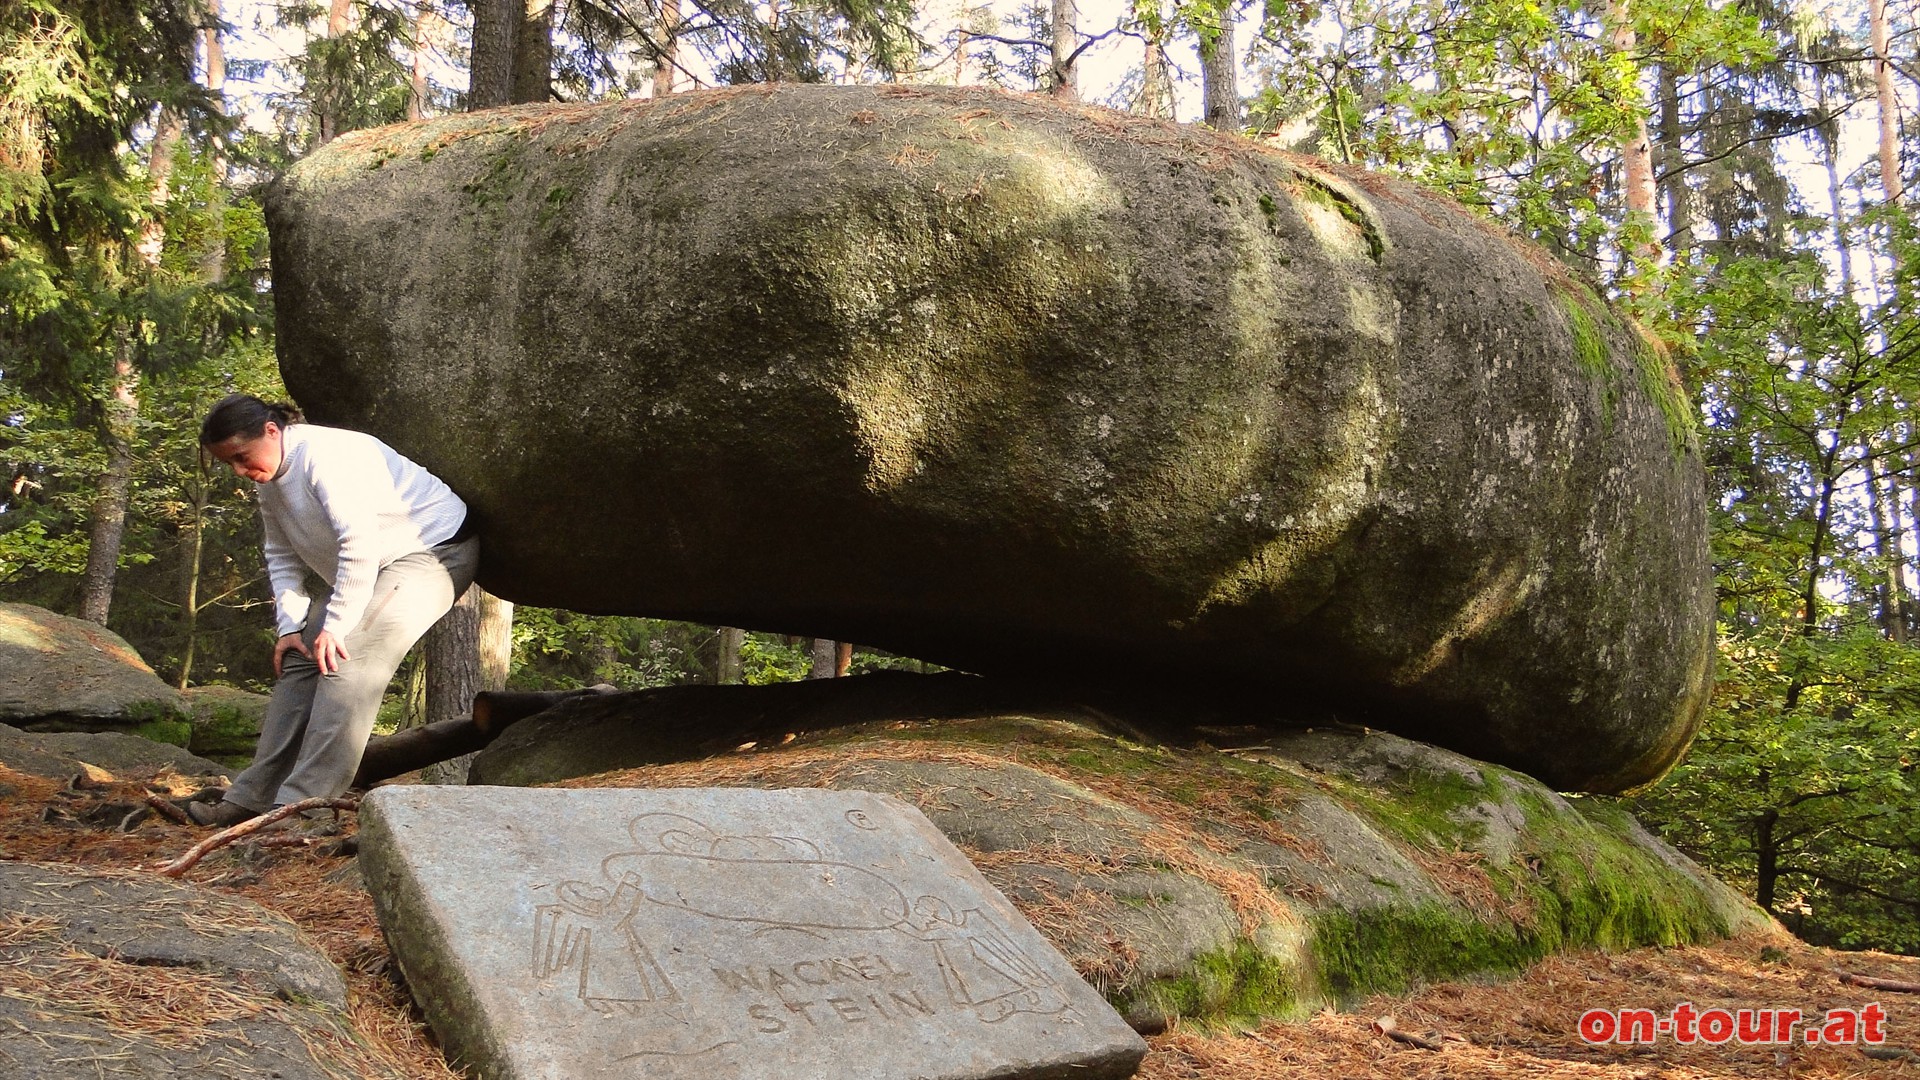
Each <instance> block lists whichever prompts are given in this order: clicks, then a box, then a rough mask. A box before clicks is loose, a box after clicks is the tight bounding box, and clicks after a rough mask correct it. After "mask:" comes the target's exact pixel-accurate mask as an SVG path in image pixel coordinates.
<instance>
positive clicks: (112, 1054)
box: [0, 862, 397, 1080]
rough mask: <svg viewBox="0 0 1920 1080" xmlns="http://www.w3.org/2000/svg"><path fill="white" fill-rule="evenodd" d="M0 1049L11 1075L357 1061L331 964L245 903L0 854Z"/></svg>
mask: <svg viewBox="0 0 1920 1080" xmlns="http://www.w3.org/2000/svg"><path fill="white" fill-rule="evenodd" d="M0 919H4V920H5V921H6V931H7V932H6V934H5V937H4V940H0V990H4V992H3V993H0V1061H5V1062H6V1063H7V1065H6V1070H5V1072H6V1075H7V1076H8V1077H11V1078H17V1080H69V1078H72V1077H86V1076H119V1077H146V1078H152V1080H173V1078H176V1077H182V1076H276V1077H281V1078H283V1080H331V1078H335V1077H340V1076H347V1075H363V1076H369V1077H371V1078H377V1080H397V1077H395V1075H394V1074H393V1073H391V1072H385V1071H379V1072H369V1071H368V1063H367V1061H366V1055H364V1054H363V1053H359V1052H357V1050H356V1048H355V1043H354V1039H355V1035H354V1032H353V1029H352V1027H351V1025H350V1024H349V1023H348V1021H347V1016H346V1009H347V988H346V984H345V982H344V981H343V980H342V979H341V976H340V972H339V969H337V968H335V967H334V966H333V963H332V962H331V961H329V960H328V959H327V958H326V957H325V956H324V955H323V954H321V953H320V952H319V950H317V949H316V948H314V947H313V945H312V944H311V943H309V942H308V941H307V940H306V938H305V937H304V936H303V935H302V934H301V933H300V932H299V931H298V930H297V929H295V928H294V927H293V926H292V925H291V924H289V923H287V922H286V921H285V920H283V919H281V918H279V917H278V916H275V915H272V914H270V913H269V912H267V911H266V910H265V909H263V908H261V907H260V906H259V905H257V904H253V903H251V902H248V901H245V900H237V899H232V898H227V897H221V896H216V895H214V894H212V893H210V892H208V891H206V890H204V889H200V888H198V887H195V886H191V885H184V884H179V883H175V882H170V881H162V880H159V879H156V878H154V877H153V876H152V875H150V874H131V873H96V872H88V871H84V870H76V869H73V868H71V867H61V866H45V865H37V864H34V863H18V862H0Z"/></svg>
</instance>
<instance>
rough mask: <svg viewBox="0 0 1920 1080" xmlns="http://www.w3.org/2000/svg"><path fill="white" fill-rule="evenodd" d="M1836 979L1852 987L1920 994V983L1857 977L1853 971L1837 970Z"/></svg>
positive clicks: (1866, 976)
mask: <svg viewBox="0 0 1920 1080" xmlns="http://www.w3.org/2000/svg"><path fill="white" fill-rule="evenodd" d="M1833 975H1834V978H1837V979H1839V980H1840V981H1841V982H1843V983H1847V984H1849V985H1852V986H1864V987H1866V988H1868V989H1869V990H1890V991H1892V992H1894V993H1896V994H1920V982H1902V981H1900V980H1899V979H1876V978H1874V977H1873V976H1871V975H1855V974H1854V973H1853V972H1851V971H1840V970H1838V969H1835V971H1834V973H1833Z"/></svg>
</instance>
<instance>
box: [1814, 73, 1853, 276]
mask: <svg viewBox="0 0 1920 1080" xmlns="http://www.w3.org/2000/svg"><path fill="white" fill-rule="evenodd" d="M1814 92H1815V93H1816V94H1817V95H1818V97H1817V99H1816V104H1817V106H1818V108H1819V110H1820V115H1821V117H1822V118H1823V119H1824V118H1825V117H1826V114H1827V80H1826V78H1825V77H1824V75H1816V76H1815V80H1814ZM1838 123H1839V121H1838V120H1837V119H1836V120H1834V121H1832V122H1831V126H1832V130H1826V129H1823V130H1821V131H1820V132H1819V136H1820V150H1821V157H1822V158H1824V159H1825V165H1826V169H1827V205H1828V206H1830V207H1831V208H1832V211H1833V249H1834V251H1835V252H1836V253H1837V254H1838V255H1839V256H1840V293H1841V295H1842V296H1845V297H1846V298H1847V299H1848V301H1852V299H1853V236H1852V230H1851V229H1848V228H1847V211H1846V203H1845V202H1844V201H1843V200H1842V199H1841V196H1840V164H1839V161H1838V160H1837V159H1838V158H1839V156H1840V132H1839V130H1838Z"/></svg>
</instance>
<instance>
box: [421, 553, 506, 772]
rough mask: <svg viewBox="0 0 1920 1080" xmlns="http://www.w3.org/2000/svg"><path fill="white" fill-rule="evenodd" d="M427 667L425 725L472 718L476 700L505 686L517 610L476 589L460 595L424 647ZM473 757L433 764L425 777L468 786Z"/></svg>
mask: <svg viewBox="0 0 1920 1080" xmlns="http://www.w3.org/2000/svg"><path fill="white" fill-rule="evenodd" d="M421 648H422V653H421V658H422V659H423V660H424V661H425V662H426V668H427V686H426V715H425V720H426V723H427V724H429V725H431V724H438V723H443V722H446V721H449V720H464V719H467V718H469V717H471V716H472V715H473V699H474V696H475V695H477V694H479V693H480V692H481V691H499V690H505V689H506V687H507V670H508V667H509V666H510V665H511V663H512V660H513V605H512V604H510V603H508V602H507V601H505V600H501V599H500V598H498V597H496V596H494V595H493V594H492V593H489V592H487V591H486V590H485V589H483V588H481V587H480V586H478V585H472V586H469V587H468V588H467V591H466V592H465V593H463V594H461V596H460V599H459V600H458V601H456V602H455V603H454V605H453V607H452V609H451V610H449V611H448V612H447V613H446V614H445V615H444V616H441V619H440V621H439V622H437V623H435V624H434V625H433V629H431V630H429V631H427V636H426V638H425V639H424V640H423V642H422V643H421ZM471 762H472V758H471V756H462V757H458V758H454V759H452V760H450V761H443V762H440V763H439V764H437V765H433V766H431V767H429V768H427V769H425V770H423V771H422V773H421V778H422V779H424V780H425V781H426V782H427V783H430V784H464V783H466V781H467V766H468V765H469V764H471Z"/></svg>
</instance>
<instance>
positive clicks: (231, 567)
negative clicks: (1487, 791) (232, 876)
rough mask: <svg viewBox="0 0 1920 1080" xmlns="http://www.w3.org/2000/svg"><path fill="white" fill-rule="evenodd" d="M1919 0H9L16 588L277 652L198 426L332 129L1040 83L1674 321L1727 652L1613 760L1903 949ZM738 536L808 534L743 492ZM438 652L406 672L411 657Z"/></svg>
mask: <svg viewBox="0 0 1920 1080" xmlns="http://www.w3.org/2000/svg"><path fill="white" fill-rule="evenodd" d="M1912 17H1913V9H1912V7H1911V6H1908V7H1907V8H1906V9H1905V10H1904V11H1901V10H1892V9H1890V6H1889V5H1888V4H1887V3H1886V2H1885V0H1834V2H1831V3H1826V4H1817V3H1801V4H1790V5H1783V4H1778V3H1776V2H1775V0H1602V2H1598V3H1588V2H1581V0H1553V2H1550V3H1537V2H1533V0H1328V2H1325V3H1313V4H1307V3H1300V4H1286V3H1281V2H1279V0H1271V2H1270V3H1269V4H1268V5H1267V6H1265V7H1262V6H1260V5H1259V4H1254V3H1249V2H1244V0H1241V2H1236V0H1128V2H1126V3H1111V4H1108V5H1106V6H1103V7H1100V8H1099V9H1098V10H1095V8H1094V6H1093V5H1092V4H1091V3H1089V4H1087V5H1085V6H1080V7H1077V6H1076V4H1075V2H1074V0H1052V2H1051V3H1046V2H1026V0H1013V2H1006V3H999V4H976V3H973V2H972V0H930V2H927V3H923V4H919V5H916V4H915V3H912V2H911V0H308V2H286V0H249V2H247V3H241V2H240V0H116V2H110V0H0V462H3V463H4V468H5V475H6V476H7V487H6V490H5V492H4V493H0V600H6V601H14V602H26V603H32V604H38V605H42V606H45V607H48V608H51V609H53V610H55V611H59V612H62V613H65V614H71V615H78V616H81V617H84V618H87V619H91V620H94V621H96V622H99V623H102V624H105V625H107V626H108V627H110V628H111V629H112V630H114V631H115V632H117V633H119V634H121V635H122V636H124V637H125V638H126V639H127V640H128V641H129V642H131V643H132V644H134V645H135V646H136V647H137V648H138V649H139V651H140V652H141V653H142V655H143V656H144V657H145V658H146V659H147V661H148V662H149V663H150V664H151V665H152V666H153V667H154V669H155V670H156V671H157V672H158V673H159V674H160V675H161V676H162V677H163V678H165V679H167V680H168V681H170V682H173V683H175V684H176V685H179V686H183V687H184V686H186V685H189V684H194V685H201V684H210V683H222V684H229V685H233V686H238V687H243V688H249V689H256V690H258V689H261V688H263V687H264V686H265V685H266V684H267V683H268V681H269V680H270V674H271V673H270V670H269V663H268V657H269V649H270V646H271V642H272V636H271V635H272V631H271V629H270V624H271V620H270V619H269V617H268V616H267V614H266V611H267V606H268V604H269V598H268V590H267V586H266V583H265V579H264V567H263V564H262V558H261V553H260V538H259V526H258V523H257V519H256V516H255V514H254V512H253V508H252V506H251V496H250V494H249V492H248V490H247V488H248V487H249V486H250V485H247V484H245V483H242V482H240V481H237V480H235V479H234V478H233V477H232V476H231V475H230V474H228V473H227V472H226V471H225V470H224V469H210V468H209V467H208V463H207V462H206V461H204V460H202V459H201V457H200V455H199V454H198V448H197V444H196V434H197V428H198V422H199V418H200V417H201V416H202V415H203V414H204V413H205V411H206V409H207V407H208V406H209V405H210V404H211V403H212V402H213V401H215V400H217V399H218V398H220V397H221V396H223V395H225V394H227V393H230V392H234V391H244V392H249V393H255V394H259V395H261V396H263V397H268V398H277V397H280V396H282V395H283V393H284V392H283V391H282V390H281V388H280V387H279V385H278V380H279V376H278V373H277V370H276V365H275V353H274V317H273V298H272V291H271V290H272V280H271V267H270V265H269V261H268V255H267V233H266V227H265V223H264V218H263V215H262V211H261V206H260V192H261V189H262V187H263V185H265V184H266V183H267V182H269V181H270V180H271V179H272V177H274V176H275V175H276V174H277V173H278V172H279V171H281V170H283V169H284V168H286V167H287V166H288V165H289V164H290V163H292V162H293V161H295V160H297V159H298V158H299V157H300V156H301V155H303V154H305V153H308V152H310V151H312V150H313V149H314V148H315V147H318V146H320V145H322V144H324V143H325V142H327V141H328V140H330V139H332V138H334V137H336V136H338V135H340V134H341V133H343V132H346V131H351V130H355V129H359V128H366V127H371V126H377V125H382V124H388V123H394V122H399V121H404V120H408V119H416V118H421V117H428V116H435V115H441V114H444V113H448V112H455V111H461V110H470V109H480V108H488V107H493V106H498V105H506V104H513V103H525V102H544V101H563V102H585V101H599V100H607V99H617V98H627V97H644V96H658V95H665V94H673V93H685V92H689V91H694V90H698V89H703V88H708V87H714V86H722V85H732V84H741V83H755V82H780V81H787V82H830V83H872V82H882V81H897V82H906V83H930V84H945V85H953V84H962V85H971V84H980V85H987V86H994V87H999V88H1003V89H1006V90H1010V91H1016V92H1028V93H1039V94H1048V95H1053V96H1056V97H1061V98H1066V99H1069V100H1080V101H1083V102H1086V103H1088V104H1092V105H1099V106H1104V107H1108V108H1113V109H1117V110H1121V111H1126V112H1131V113H1134V114H1139V115H1145V116H1152V117H1159V118H1163V119H1166V120H1170V121H1174V122H1180V123H1194V124H1207V125H1209V126H1212V127H1214V128H1217V129H1221V130H1226V131H1232V132H1237V133H1240V134H1243V135H1245V136H1246V137H1248V138H1251V139H1257V140H1262V141H1265V142H1268V143H1270V144H1272V145H1277V146H1280V147H1284V148H1287V149H1293V150H1300V151H1305V152H1310V153H1315V154H1319V155H1322V156H1324V157H1327V158H1329V159H1332V160H1336V161H1341V162H1345V163H1350V164H1355V165H1360V166H1364V167H1367V168H1372V169H1377V170H1381V171H1385V172H1390V173H1394V174H1398V175H1401V176H1404V177H1406V178H1409V179H1411V180H1413V181H1416V182H1418V183H1422V184H1425V185H1429V186H1431V187H1432V188H1434V189H1436V190H1438V191H1440V192H1443V193H1445V194H1447V195H1449V196H1451V197H1452V198H1455V199H1457V200H1460V201H1461V202H1463V203H1465V204H1467V205H1468V206H1470V207H1472V208H1474V209H1475V210H1477V211H1479V212H1481V213H1484V214H1485V215H1486V216H1487V217H1489V218H1490V219H1492V220H1494V221H1496V222H1499V223H1501V224H1502V225H1504V226H1506V227H1507V228H1510V229H1511V230H1513V231H1515V232H1517V233H1519V234H1521V235H1524V236H1526V237H1528V238H1530V239H1532V240H1533V241H1535V242H1536V243H1538V244H1540V245H1542V246H1543V247H1545V248H1546V249H1548V250H1549V251H1551V252H1552V253H1553V254H1555V255H1556V256H1558V257H1559V258H1560V259H1561V260H1562V261H1563V262H1564V263H1566V264H1567V266H1568V267H1569V268H1571V270H1572V271H1573V272H1574V273H1576V274H1577V275H1579V276H1581V277H1582V278H1584V279H1586V280H1588V281H1590V282H1591V283H1592V284H1593V285H1594V286H1595V287H1596V288H1597V289H1599V290H1601V291H1602V292H1603V293H1604V294H1605V295H1607V296H1608V297H1610V298H1611V299H1612V300H1613V302H1614V303H1615V304H1617V305H1618V306H1620V307H1621V308H1622V309H1623V310H1625V311H1627V312H1629V313H1630V314H1631V315H1632V316H1633V317H1634V318H1635V319H1636V320H1637V321H1638V322H1639V323H1640V325H1641V326H1642V327H1643V328H1644V329H1645V330H1647V331H1648V332H1649V333H1651V334H1652V335H1654V336H1656V337H1657V338H1658V339H1659V340H1660V341H1662V342H1663V343H1664V344H1665V345H1666V347H1667V348H1668V350H1669V351H1670V352H1671V355H1672V356H1673V358H1674V360H1675V362H1676V364H1677V365H1678V367H1679V369H1680V372H1681V374H1682V377H1683V379H1684V381H1685V383H1686V386H1687V389H1688V391H1689V393H1690V394H1691V395H1692V398H1693V400H1694V402H1695V404H1696V406H1697V415H1696V417H1695V420H1696V422H1697V423H1698V425H1699V430H1700V435H1701V440H1702V445H1703V447H1704V453H1705V459H1706V464H1707V468H1708V486H1709V490H1708V493H1707V495H1708V498H1709V500H1710V508H1711V513H1712V522H1713V560H1714V568H1715V572H1716V575H1717V583H1718V590H1719V620H1718V646H1717V648H1718V659H1717V668H1716V676H1715V677H1716V685H1715V690H1714V695H1713V701H1712V706H1711V710H1710V712H1709V715H1708V717H1707V720H1706V722H1705V726H1704V727H1703V729H1702V731H1701V733H1700V735H1699V737H1698V738H1697V739H1696V741H1695V742H1694V744H1693V747H1692V750H1691V752H1690V754H1689V755H1688V757H1687V758H1686V759H1685V761H1684V762H1683V763H1682V764H1681V765H1680V766H1679V767H1678V768H1677V769H1676V770H1674V772H1673V773H1672V774H1671V775H1669V776H1668V777H1666V778H1665V779H1664V780H1663V781H1661V782H1660V783H1658V784H1656V785H1654V786H1652V787H1651V788H1650V789H1648V790H1645V791H1642V792H1639V793H1637V794H1635V795H1632V796H1629V797H1627V798H1625V799H1624V800H1623V801H1624V803H1625V805H1626V806H1627V807H1628V808H1629V809H1631V810H1632V811H1634V812H1635V813H1636V814H1638V815H1639V816H1640V817H1641V819H1642V820H1643V821H1644V822H1646V823H1647V824H1648V825H1649V826H1650V827H1652V828H1654V829H1656V830H1657V831H1658V832H1660V833H1661V834H1662V835H1663V836H1664V837H1665V838H1666V839H1668V840H1669V841H1670V842H1672V843H1673V844H1674V845H1675V846H1677V847H1679V848H1680V849H1681V850H1683V851H1685V852H1687V853H1688V854H1690V855H1692V856H1694V857H1695V858H1697V859H1699V860H1700V861H1702V862H1703V863H1704V864H1706V865H1707V866H1709V867H1710V868H1712V869H1713V870H1715V871H1716V872H1717V873H1719V874H1720V875H1721V876H1723V877H1724V878H1725V879H1726V880H1727V881H1729V882H1730V883H1732V884H1734V885H1735V886H1736V887H1738V888H1740V889H1742V890H1745V891H1746V892H1747V893H1748V894H1749V895H1751V896H1752V897H1754V898H1755V899H1756V900H1757V901H1758V903H1759V904H1760V905H1761V906H1763V907H1764V908H1766V909H1767V910H1768V911H1770V912H1772V913H1773V914H1774V915H1775V916H1777V917H1778V918H1780V919H1781V920H1782V921H1783V922H1784V923H1785V924H1786V925H1787V926H1788V927H1789V928H1790V929H1792V930H1793V931H1794V932H1796V933H1798V934H1800V935H1801V936H1803V937H1804V938H1806V939H1807V940H1808V941H1810V942H1813V943H1816V944H1822V945H1831V946H1837V947H1842V948H1874V949H1881V950H1888V951H1893V952H1903V953H1912V954H1920V799H1917V798H1916V797H1915V785H1916V782H1920V769H1917V767H1916V762H1920V600H1917V599H1916V596H1915V589H1916V584H1915V574H1916V571H1920V567H1916V565H1915V564H1916V557H1917V554H1920V534H1917V533H1916V527H1920V439H1917V438H1916V430H1915V423H1914V420H1913V413H1912V408H1913V405H1914V402H1915V400H1916V398H1920V364H1916V358H1917V357H1916V354H1917V352H1920V319H1917V317H1916V316H1917V314H1920V313H1916V310H1915V307H1914V296H1915V285H1916V278H1917V276H1920V275H1917V274H1916V262H1917V261H1920V235H1916V232H1915V228H1914V219H1913V216H1912V214H1911V210H1910V205H1909V203H1910V200H1909V197H1908V195H1907V193H1906V189H1905V177H1906V176H1908V175H1909V174H1910V173H1911V171H1912V168H1913V164H1914V161H1913V155H1912V154H1911V153H1909V152H1908V148H1909V147H1910V146H1911V145H1913V142H1912V139H1913V135H1912V133H1913V131H1914V130H1915V127H1916V123H1917V122H1916V119H1915V102H1916V91H1920V31H1917V29H1916V27H1915V26H1914V25H1913V23H1912V21H1911V20H1912ZM1903 20H1904V21H1903ZM457 269H458V268H450V269H449V272H457ZM760 557H761V558H764V559H767V560H772V561H776V562H780V561H786V560H799V559H804V558H806V553H805V552H804V551H795V550H785V549H783V548H782V546H781V544H780V542H779V540H778V538H777V537H767V538H765V539H764V540H763V542H762V549H761V554H760ZM490 618H491V619H492V621H493V623H494V624H495V625H497V626H500V627H504V625H505V621H506V620H507V619H508V618H510V620H511V659H510V663H509V664H507V665H506V670H505V671H504V673H503V676H504V679H505V680H506V682H507V683H508V685H511V686H513V687H515V688H522V689H547V688H561V687H572V686H577V685H584V684H590V683H595V682H609V683H612V684H615V685H617V686H620V687H622V688H627V689H636V688H643V687H652V686H665V685H673V684H682V683H700V682H738V681H745V682H749V683H768V682H776V681H785V680H791V679H799V678H803V677H806V676H808V675H809V674H810V673H816V674H817V673H826V674H831V673H832V672H833V670H834V669H835V668H839V669H841V670H843V671H844V670H849V669H850V670H852V671H855V672H858V671H862V670H868V669H872V668H876V667H890V666H907V667H913V668H918V669H921V670H925V669H926V667H927V665H925V664H921V663H919V662H918V661H915V660H913V659H910V658H902V657H895V656H889V655H887V654H884V653H880V652H877V651H874V650H866V649H853V650H848V649H846V648H845V647H841V648H840V650H839V654H838V655H837V656H836V655H835V650H834V647H833V645H832V643H818V642H810V641H808V640H807V639H797V638H790V637H783V636H781V635H778V634H769V633H760V632H748V631H742V630H739V629H735V628H722V627H708V626H697V625H692V624H686V623H675V622H667V621H662V620H651V619H642V618H626V617H609V616H587V615H581V614H578V613H572V612H566V611H558V610H544V609H537V608H530V607H519V608H517V609H513V608H511V607H510V606H508V605H495V606H494V608H493V609H492V615H491V616H490ZM823 645H824V649H822V646H823ZM431 647H432V646H431V643H429V646H428V648H429V649H431ZM426 666H427V665H425V664H423V663H413V664H411V665H410V666H409V668H406V669H403V671H402V674H401V676H400V678H401V680H402V681H403V682H405V684H406V685H405V686H403V687H401V690H403V691H404V692H403V693H401V694H399V695H397V699H398V700H401V701H402V702H405V701H408V700H412V699H415V698H418V697H420V696H421V695H424V693H425V689H424V676H423V675H422V671H423V669H424V668H425V667H426ZM495 681H498V680H497V679H496V680H495ZM416 708H418V706H416Z"/></svg>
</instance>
